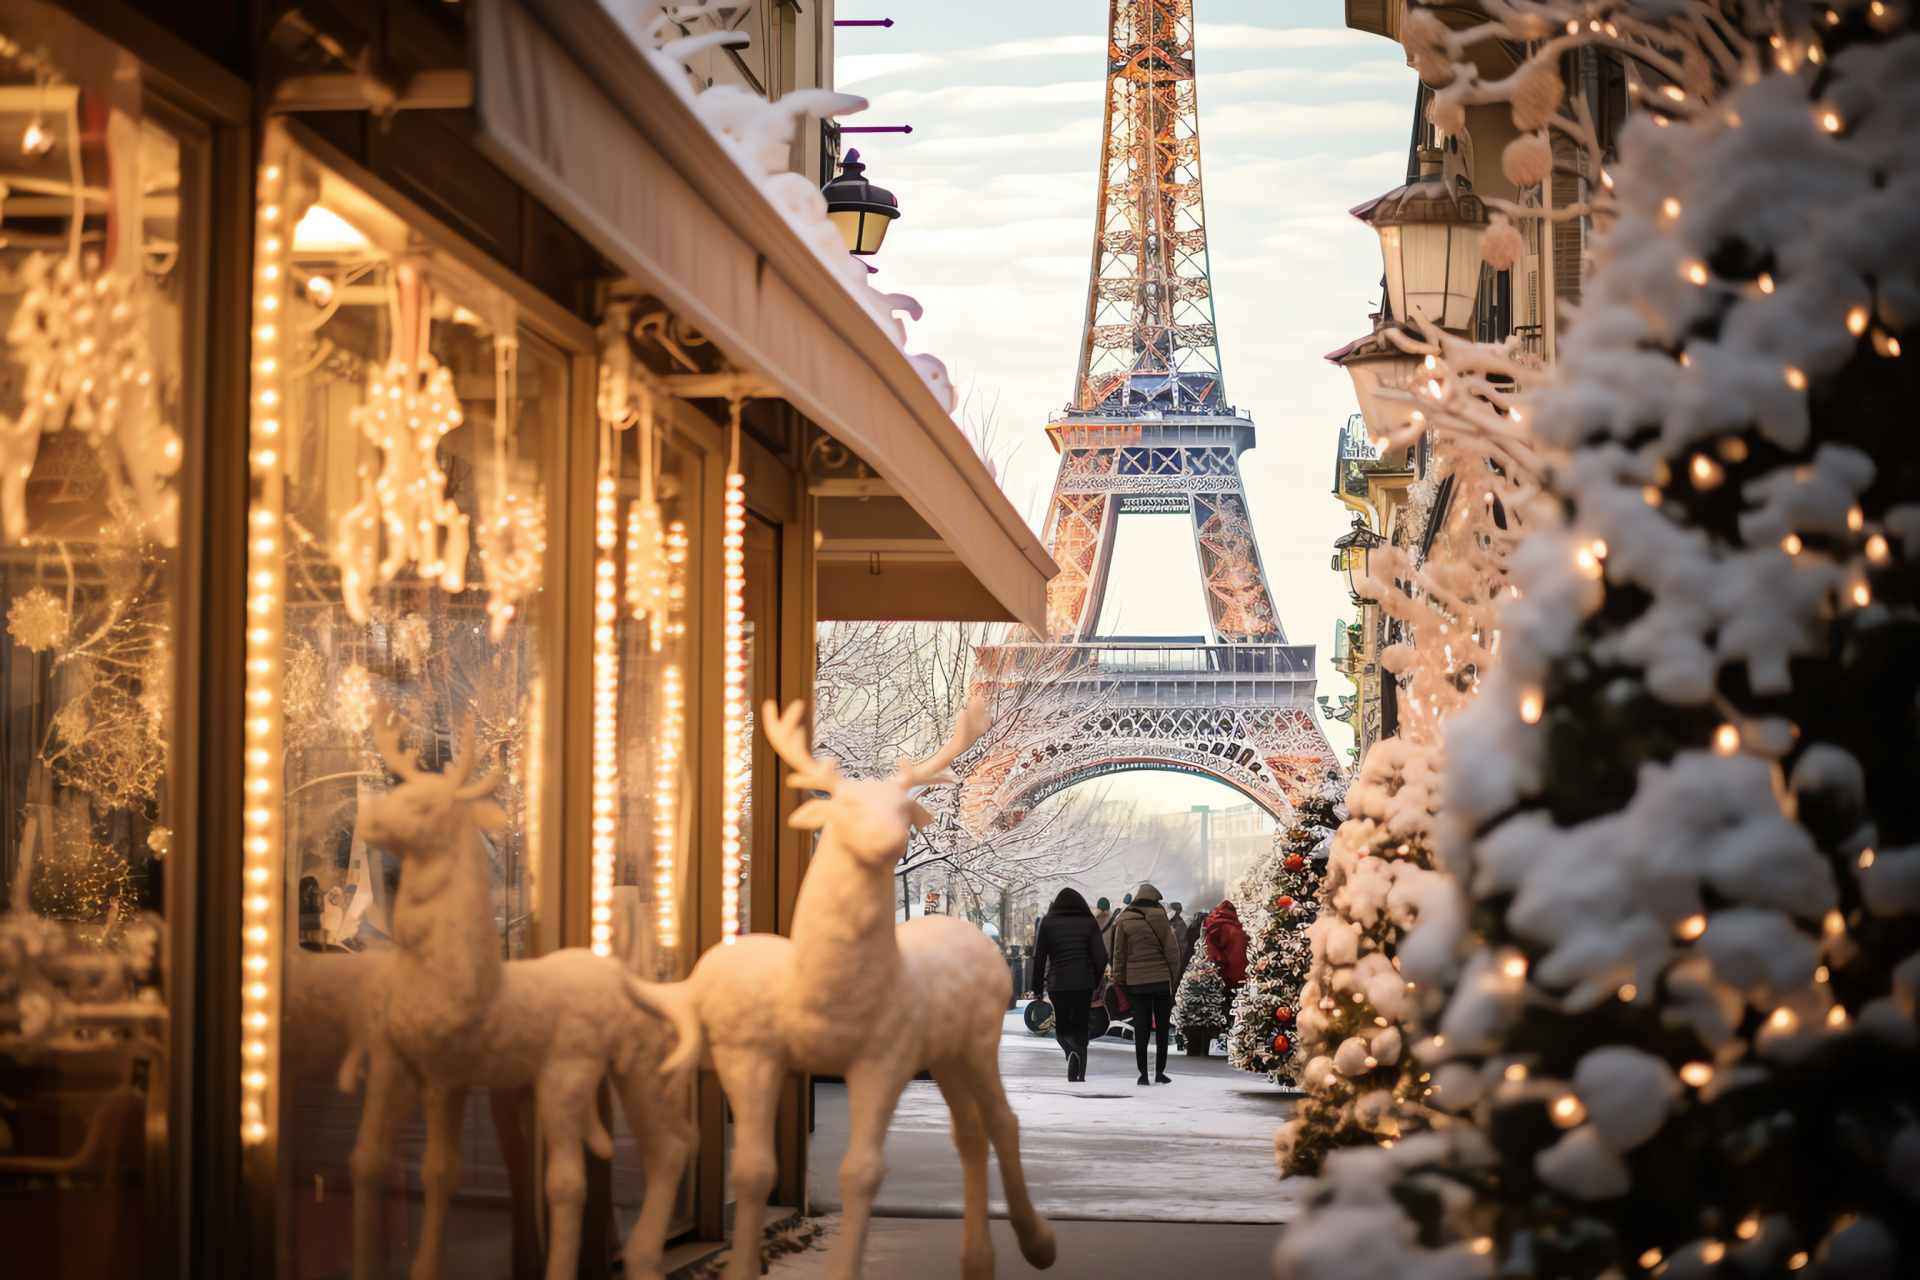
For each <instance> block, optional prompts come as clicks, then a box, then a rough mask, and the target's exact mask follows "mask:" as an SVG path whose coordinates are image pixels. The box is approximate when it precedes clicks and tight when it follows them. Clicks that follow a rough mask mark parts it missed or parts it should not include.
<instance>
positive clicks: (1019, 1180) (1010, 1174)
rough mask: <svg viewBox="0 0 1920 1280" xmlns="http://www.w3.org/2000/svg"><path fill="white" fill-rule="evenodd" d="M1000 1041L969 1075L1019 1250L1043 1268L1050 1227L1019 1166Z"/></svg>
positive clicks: (1048, 1258) (1048, 1262) (1048, 1260)
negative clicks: (1002, 1075)
mask: <svg viewBox="0 0 1920 1280" xmlns="http://www.w3.org/2000/svg"><path fill="white" fill-rule="evenodd" d="M998 1049H999V1045H998V1044H997V1043H996V1044H995V1045H994V1047H993V1049H991V1050H989V1051H987V1053H986V1055H985V1056H984V1060H983V1061H982V1062H980V1063H977V1064H975V1065H974V1067H973V1069H972V1070H971V1071H970V1072H968V1074H969V1075H970V1076H971V1077H972V1084H973V1091H974V1099H975V1102H976V1104H977V1105H978V1106H979V1108H980V1113H981V1116H982V1118H983V1119H984V1120H985V1121H986V1126H987V1136H988V1137H990V1138H992V1139H993V1153H994V1155H995V1156H997V1157H999V1160H1000V1182H1001V1185H1003V1186H1004V1187H1005V1188H1006V1191H1007V1217H1008V1218H1010V1219H1012V1221H1013V1233H1014V1235H1016V1236H1018V1237H1019V1238H1020V1252H1021V1254H1022V1255H1024V1256H1025V1258H1026V1260H1027V1261H1028V1262H1030V1263H1032V1264H1033V1265H1034V1266H1036V1267H1038V1268H1040V1269H1041V1270H1043V1271H1044V1270H1045V1269H1046V1268H1048V1267H1050V1266H1052V1265H1053V1255H1054V1242H1053V1227H1052V1226H1051V1225H1050V1224H1049V1223H1048V1222H1047V1220H1046V1219H1045V1218H1043V1217H1041V1216H1040V1215H1039V1214H1038V1213H1036V1212H1035V1211H1034V1208H1033V1200H1032V1199H1031V1198H1030V1197H1029V1196H1028V1195H1027V1175H1026V1173H1025V1171H1024V1170H1022V1169H1021V1167H1020V1121H1019V1119H1018V1118H1017V1117H1016V1116H1015V1115H1014V1114H1013V1108H1012V1107H1010V1106H1008V1105H1007V1091H1006V1090H1005V1089H1004V1088H1002V1087H1001V1085H1000V1058H999V1053H998Z"/></svg>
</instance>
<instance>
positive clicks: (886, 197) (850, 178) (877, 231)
mask: <svg viewBox="0 0 1920 1280" xmlns="http://www.w3.org/2000/svg"><path fill="white" fill-rule="evenodd" d="M866 172H867V166H865V165H864V164H861V163H860V153H859V152H858V151H849V152H847V158H846V159H845V160H842V161H841V162H840V176H839V177H837V178H834V179H833V180H832V181H830V182H828V183H827V185H826V186H824V187H822V188H820V194H821V195H823V196H825V197H826V198H827V216H828V217H829V218H831V219H833V225H834V226H836V227H838V228H840V238H841V239H842V240H845V241H846V242H847V252H848V253H853V254H858V255H859V256H860V257H863V258H864V257H866V256H867V255H868V254H872V253H878V252H879V251H880V242H881V241H882V240H885V239H886V238H887V224H888V223H890V222H892V221H893V220H894V219H895V218H897V217H899V216H900V202H899V201H898V200H895V199H894V198H893V192H891V191H887V190H883V189H882V188H880V187H876V186H874V185H873V184H872V183H871V182H868V181H867V179H866V177H865V174H866Z"/></svg>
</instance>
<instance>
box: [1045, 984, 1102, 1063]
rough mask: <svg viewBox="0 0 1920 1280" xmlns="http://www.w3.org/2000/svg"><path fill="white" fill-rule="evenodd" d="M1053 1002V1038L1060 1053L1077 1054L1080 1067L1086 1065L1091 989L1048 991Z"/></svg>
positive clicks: (1091, 998)
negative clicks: (1056, 1041) (1058, 1045)
mask: <svg viewBox="0 0 1920 1280" xmlns="http://www.w3.org/2000/svg"><path fill="white" fill-rule="evenodd" d="M1047 998H1048V999H1050V1000H1052V1001H1053V1038H1054V1039H1055V1040H1058V1041H1059V1042H1060V1052H1062V1053H1077V1054H1079V1055H1080V1065H1081V1066H1083V1067H1084V1066H1085V1065H1086V1064H1087V1019H1088V1018H1089V1017H1090V1016H1091V1015H1092V1013H1093V988H1091V987H1088V988H1087V989H1085V990H1084V991H1049V992H1047Z"/></svg>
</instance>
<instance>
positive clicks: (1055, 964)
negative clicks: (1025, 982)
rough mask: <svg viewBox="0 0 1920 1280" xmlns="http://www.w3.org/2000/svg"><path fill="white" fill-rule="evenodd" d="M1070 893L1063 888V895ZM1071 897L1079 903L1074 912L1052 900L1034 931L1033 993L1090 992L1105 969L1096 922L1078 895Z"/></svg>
mask: <svg viewBox="0 0 1920 1280" xmlns="http://www.w3.org/2000/svg"><path fill="white" fill-rule="evenodd" d="M1071 892H1072V890H1064V891H1063V893H1062V896H1063V897H1064V896H1065V894H1066V893H1071ZM1074 898H1075V899H1077V900H1079V903H1080V905H1079V909H1078V910H1077V911H1076V910H1074V909H1073V907H1072V905H1071V904H1067V905H1066V906H1065V907H1063V906H1062V904H1061V901H1060V899H1059V898H1056V899H1054V903H1053V907H1052V908H1051V909H1050V910H1049V911H1048V912H1047V914H1046V915H1045V916H1043V917H1042V918H1041V920H1040V928H1039V929H1038V930H1037V931H1036V932H1035V934H1034V938H1033V960H1032V963H1031V965H1030V972H1031V973H1032V978H1031V979H1030V981H1029V986H1030V987H1031V988H1032V991H1033V994H1034V995H1036V996H1037V995H1039V994H1040V993H1041V992H1042V991H1048V992H1057V991H1091V990H1093V989H1094V988H1095V987H1097V986H1099V985H1100V976H1101V975H1102V974H1103V973H1105V972H1106V969H1107V948H1106V944H1104V943H1103V942H1101V941H1100V925H1099V922H1098V921H1096V920H1095V919H1094V918H1093V914H1092V913H1091V912H1089V911H1088V910H1087V904H1086V901H1085V900H1084V899H1081V898H1080V895H1079V894H1074Z"/></svg>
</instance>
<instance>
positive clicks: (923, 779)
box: [893, 694, 991, 787]
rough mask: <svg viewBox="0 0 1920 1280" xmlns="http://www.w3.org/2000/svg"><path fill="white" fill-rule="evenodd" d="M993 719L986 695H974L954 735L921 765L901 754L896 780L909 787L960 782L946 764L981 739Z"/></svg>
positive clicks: (969, 700) (961, 714) (961, 715)
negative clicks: (988, 708) (948, 770)
mask: <svg viewBox="0 0 1920 1280" xmlns="http://www.w3.org/2000/svg"><path fill="white" fill-rule="evenodd" d="M990 722H991V717H990V716H989V715H988V714H987V700H986V698H984V697H982V696H981V695H980V694H975V695H974V696H973V697H971V698H969V699H968V700H967V706H966V710H964V711H962V712H961V713H960V719H959V720H958V721H956V722H955V723H954V726H953V736H952V737H950V738H948V739H947V744H946V745H945V746H943V747H941V748H940V749H939V750H938V751H936V752H934V753H933V754H932V755H930V756H928V757H927V758H926V759H925V760H922V761H920V762H919V763H918V764H916V763H914V762H913V761H912V760H910V759H908V758H907V757H906V756H901V757H900V768H899V770H898V771H897V772H896V773H895V774H894V775H893V780H894V781H895V782H898V783H899V784H901V785H902V786H906V787H921V786H927V785H929V784H931V783H935V782H957V781H958V779H957V778H955V777H954V776H953V775H952V774H950V773H948V772H947V766H948V765H950V764H952V763H953V762H954V761H955V760H958V759H959V758H960V755H961V753H962V752H964V751H965V750H966V749H967V748H968V747H970V746H972V745H973V744H974V743H976V742H978V741H980V737H981V735H982V734H984V733H986V731H987V725H988V724H989V723H990Z"/></svg>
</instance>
